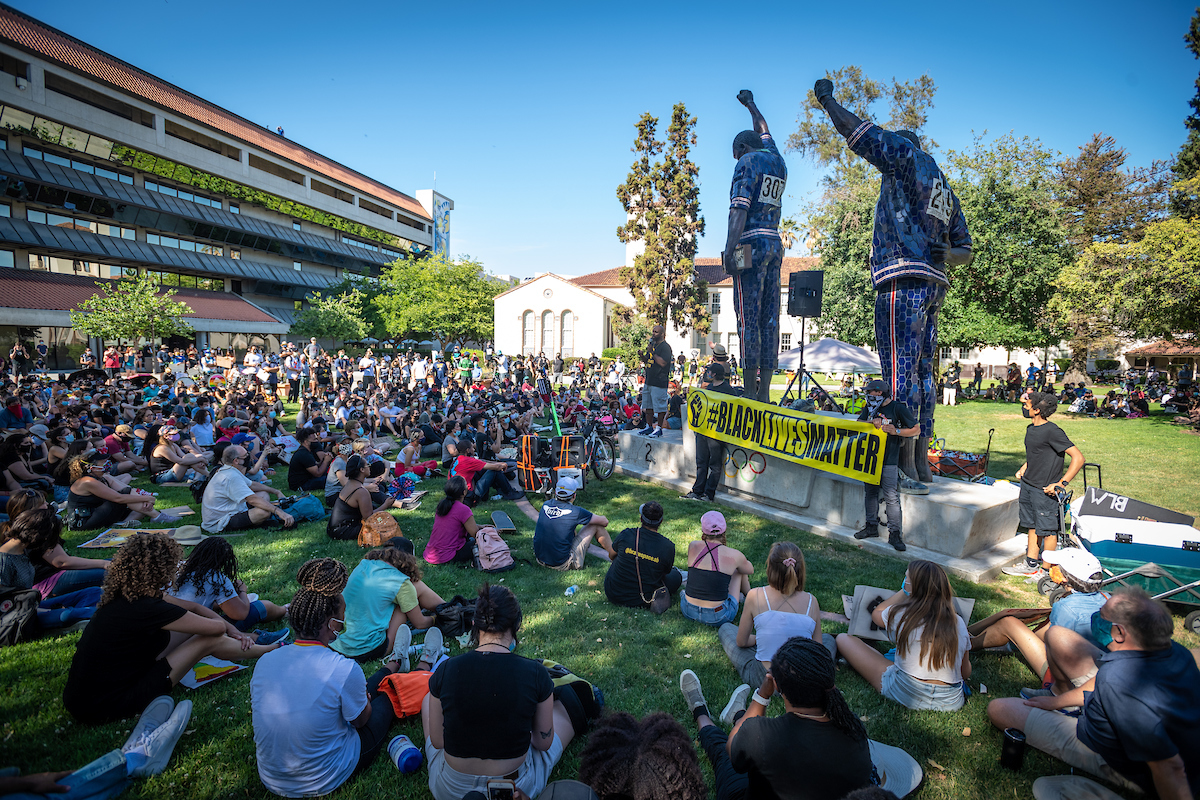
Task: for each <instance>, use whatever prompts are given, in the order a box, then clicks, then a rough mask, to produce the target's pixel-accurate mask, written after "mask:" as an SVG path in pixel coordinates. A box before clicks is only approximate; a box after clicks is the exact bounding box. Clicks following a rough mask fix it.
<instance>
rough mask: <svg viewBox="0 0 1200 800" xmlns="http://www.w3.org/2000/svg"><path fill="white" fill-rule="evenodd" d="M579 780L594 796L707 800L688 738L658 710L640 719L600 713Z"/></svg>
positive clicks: (656, 799)
mask: <svg viewBox="0 0 1200 800" xmlns="http://www.w3.org/2000/svg"><path fill="white" fill-rule="evenodd" d="M579 780H580V781H582V782H583V783H586V784H587V785H588V786H590V787H592V788H593V789H595V790H596V794H598V795H599V796H600V797H618V796H623V797H631V798H632V797H636V798H638V800H708V788H707V787H706V786H705V785H704V775H703V774H702V773H701V772H700V760H699V759H698V758H696V750H695V748H693V747H692V739H691V736H689V735H688V732H687V731H686V730H684V728H683V726H682V725H680V724H679V723H678V722H676V721H675V718H674V717H672V716H671V715H670V714H667V713H664V712H662V711H656V712H654V713H653V714H647V715H646V716H645V717H643V718H642V719H641V720H638V719H636V718H635V717H634V716H633V715H632V714H627V713H625V712H623V711H619V712H616V713H613V714H606V715H604V716H603V717H602V718H601V719H600V721H599V722H597V723H596V726H595V727H594V728H593V729H592V730H591V732H590V733H589V734H588V741H587V746H586V747H585V748H584V750H583V752H582V753H581V754H580V756H579ZM543 796H544V795H543Z"/></svg>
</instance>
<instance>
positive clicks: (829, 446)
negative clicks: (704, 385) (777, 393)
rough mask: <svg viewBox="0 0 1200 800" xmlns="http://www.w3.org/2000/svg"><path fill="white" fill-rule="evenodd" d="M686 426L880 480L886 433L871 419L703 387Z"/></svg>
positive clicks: (692, 398)
mask: <svg viewBox="0 0 1200 800" xmlns="http://www.w3.org/2000/svg"><path fill="white" fill-rule="evenodd" d="M688 427H690V428H691V429H692V430H693V431H695V432H696V433H699V434H703V435H705V436H708V437H711V438H713V439H717V440H719V441H722V442H728V443H729V444H736V445H741V446H742V447H746V448H753V449H755V450H758V451H760V452H762V453H765V454H767V455H771V456H775V457H776V458H782V459H784V460H787V461H793V462H795V463H797V464H803V465H804V466H806V467H812V468H813V469H819V470H824V471H825V472H833V473H836V474H838V475H843V476H845V477H847V478H853V479H855V480H859V481H862V482H864V483H874V484H878V483H879V476H880V475H881V474H882V473H883V450H884V445H885V443H886V440H887V434H886V433H884V432H883V431H881V430H879V429H878V428H876V427H875V426H874V425H872V424H871V423H869V422H857V421H853V420H846V419H839V418H837V417H825V416H821V415H820V414H804V413H802V412H800V411H793V410H791V409H790V408H780V407H779V406H773V405H768V404H767V403H759V402H756V401H754V400H747V399H746V398H744V397H736V396H734V395H730V394H721V393H720V392H706V391H704V390H703V389H691V390H689V391H688Z"/></svg>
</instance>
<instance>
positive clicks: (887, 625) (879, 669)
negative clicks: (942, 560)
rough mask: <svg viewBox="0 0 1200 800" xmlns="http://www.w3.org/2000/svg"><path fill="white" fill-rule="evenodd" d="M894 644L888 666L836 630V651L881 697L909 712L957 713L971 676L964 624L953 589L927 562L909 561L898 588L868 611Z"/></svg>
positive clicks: (968, 640) (866, 647) (870, 650)
mask: <svg viewBox="0 0 1200 800" xmlns="http://www.w3.org/2000/svg"><path fill="white" fill-rule="evenodd" d="M871 620H872V621H873V622H874V623H875V624H876V625H878V626H879V627H881V628H883V629H885V630H886V631H887V633H888V636H889V637H890V638H891V640H892V641H893V642H895V643H896V662H895V663H894V664H893V663H892V662H891V661H889V660H888V659H887V658H885V657H884V656H883V654H882V653H880V652H879V651H878V650H876V649H875V648H874V647H873V646H871V645H869V644H867V643H866V642H864V641H862V640H861V639H858V638H856V637H854V636H851V635H849V634H847V633H840V634H838V637H837V652H838V653H840V654H841V655H842V656H844V657H845V659H846V660H847V661H849V662H850V666H851V667H852V668H853V669H854V671H855V672H857V673H858V674H859V675H862V676H863V678H865V679H866V681H867V683H869V684H871V685H872V686H874V687H875V689H876V690H877V691H879V692H880V693H881V694H882V695H883V696H884V697H886V698H888V699H889V700H894V701H896V702H897V703H899V704H900V705H902V706H905V707H906V708H911V709H913V710H914V711H920V710H933V711H957V710H958V709H960V708H962V706H963V703H964V702H966V694H965V693H964V691H963V687H964V686H965V685H966V684H965V681H966V679H967V678H969V677H970V676H971V658H970V655H969V653H968V650H969V648H970V646H971V637H970V634H969V633H968V632H967V625H966V623H965V622H963V621H962V617H960V616H959V615H958V614H957V613H956V612H955V610H954V589H952V588H951V587H950V580H949V579H948V578H947V577H946V573H945V572H943V571H942V568H941V567H939V566H938V565H937V564H934V563H933V562H932V561H913V562H911V563H910V564H909V565H908V569H907V570H906V571H905V573H904V583H903V584H901V586H900V591H898V592H896V593H895V594H894V595H892V596H891V597H889V598H888V599H887V600H884V601H883V602H882V603H880V604H879V605H878V606H876V608H875V609H874V610H873V611H872V612H871Z"/></svg>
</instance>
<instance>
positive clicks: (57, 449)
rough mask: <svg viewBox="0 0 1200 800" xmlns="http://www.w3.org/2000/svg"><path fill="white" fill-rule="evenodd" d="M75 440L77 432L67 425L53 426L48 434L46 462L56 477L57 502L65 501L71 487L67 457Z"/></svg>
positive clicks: (55, 500) (81, 450) (55, 494)
mask: <svg viewBox="0 0 1200 800" xmlns="http://www.w3.org/2000/svg"><path fill="white" fill-rule="evenodd" d="M74 442H75V434H74V433H73V432H72V431H71V429H70V428H68V427H66V426H59V427H56V428H53V429H51V430H50V431H49V432H48V433H47V434H46V464H47V465H48V466H49V468H50V474H51V476H53V478H54V502H55V503H65V502H66V500H67V494H68V493H69V492H70V489H71V478H70V475H69V474H68V473H67V470H66V459H67V452H68V450H69V449H70V447H71V445H72V444H73V443H74ZM81 444H82V443H81ZM79 452H83V448H82V446H81V447H80V448H79ZM76 455H78V453H76Z"/></svg>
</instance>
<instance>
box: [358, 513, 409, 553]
mask: <svg viewBox="0 0 1200 800" xmlns="http://www.w3.org/2000/svg"><path fill="white" fill-rule="evenodd" d="M403 535H404V534H403V533H402V532H401V531H400V525H399V523H397V522H396V518H395V517H393V516H392V515H391V514H389V513H388V512H386V511H376V512H375V513H374V514H372V515H371V516H369V517H367V518H366V519H364V520H363V523H362V529H361V530H359V532H358V546H359V547H383V545H385V544H386V543H387V542H388V541H390V540H391V539H393V538H395V537H397V536H403Z"/></svg>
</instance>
